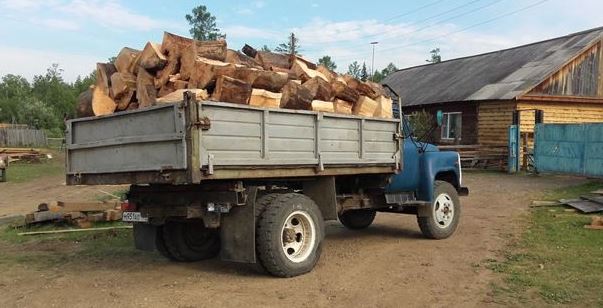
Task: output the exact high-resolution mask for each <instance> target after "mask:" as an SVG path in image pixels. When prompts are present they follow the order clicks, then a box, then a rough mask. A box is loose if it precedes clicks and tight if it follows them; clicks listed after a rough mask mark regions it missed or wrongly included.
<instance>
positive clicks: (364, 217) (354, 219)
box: [339, 209, 376, 230]
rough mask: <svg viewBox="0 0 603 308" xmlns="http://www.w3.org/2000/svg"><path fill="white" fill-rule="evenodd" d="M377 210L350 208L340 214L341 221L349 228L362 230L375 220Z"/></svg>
mask: <svg viewBox="0 0 603 308" xmlns="http://www.w3.org/2000/svg"><path fill="white" fill-rule="evenodd" d="M375 215H376V212H375V210H371V209H368V210H366V209H362V210H349V211H346V212H343V214H341V215H339V221H340V222H341V224H342V225H344V226H345V227H346V228H348V229H352V230H360V229H365V228H368V226H370V225H371V224H372V223H373V220H375Z"/></svg>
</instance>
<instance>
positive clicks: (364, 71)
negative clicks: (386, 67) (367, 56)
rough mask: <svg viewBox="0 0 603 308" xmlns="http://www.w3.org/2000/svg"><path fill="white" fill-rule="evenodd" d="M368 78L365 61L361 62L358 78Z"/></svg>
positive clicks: (365, 79)
mask: <svg viewBox="0 0 603 308" xmlns="http://www.w3.org/2000/svg"><path fill="white" fill-rule="evenodd" d="M368 78H369V74H368V72H367V71H366V63H365V62H362V69H361V70H360V80H362V81H367V80H368Z"/></svg>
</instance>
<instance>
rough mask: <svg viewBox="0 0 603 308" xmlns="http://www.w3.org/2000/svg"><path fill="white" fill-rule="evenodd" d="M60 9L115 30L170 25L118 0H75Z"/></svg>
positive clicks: (143, 29) (144, 28)
mask: <svg viewBox="0 0 603 308" xmlns="http://www.w3.org/2000/svg"><path fill="white" fill-rule="evenodd" d="M59 10H60V11H62V12H65V13H67V14H69V15H72V16H75V17H78V18H80V19H81V20H86V21H92V22H95V23H98V24H100V25H102V26H104V27H107V28H113V29H115V30H124V31H126V30H139V31H149V30H154V29H162V28H164V27H167V26H168V24H167V23H165V22H163V21H160V20H156V19H153V18H151V17H148V16H144V15H140V14H137V13H134V12H132V11H130V10H129V9H128V8H126V7H124V6H123V5H121V4H120V3H119V2H118V1H116V0H105V1H102V0H88V1H83V0H73V1H71V3H69V4H67V5H64V6H62V7H60V9H59Z"/></svg>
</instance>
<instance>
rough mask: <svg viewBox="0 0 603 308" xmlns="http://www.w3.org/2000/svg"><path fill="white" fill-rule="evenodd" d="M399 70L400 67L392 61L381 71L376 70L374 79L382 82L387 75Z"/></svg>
mask: <svg viewBox="0 0 603 308" xmlns="http://www.w3.org/2000/svg"><path fill="white" fill-rule="evenodd" d="M397 70H398V68H397V67H396V66H395V65H394V64H393V63H390V64H388V65H387V66H386V67H385V68H384V69H383V70H381V71H379V70H375V73H374V74H373V78H372V80H373V81H374V82H377V83H378V82H381V81H383V79H385V77H387V76H388V75H389V74H391V73H393V72H395V71H397Z"/></svg>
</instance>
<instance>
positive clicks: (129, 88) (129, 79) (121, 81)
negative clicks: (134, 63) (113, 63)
mask: <svg viewBox="0 0 603 308" xmlns="http://www.w3.org/2000/svg"><path fill="white" fill-rule="evenodd" d="M135 89H136V76H134V75H133V74H130V73H119V72H118V73H115V74H113V75H112V76H111V97H113V100H114V101H115V102H116V103H117V107H116V110H119V111H121V110H126V108H128V105H129V104H130V102H131V101H132V99H133V98H134V92H136V90H135Z"/></svg>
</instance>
